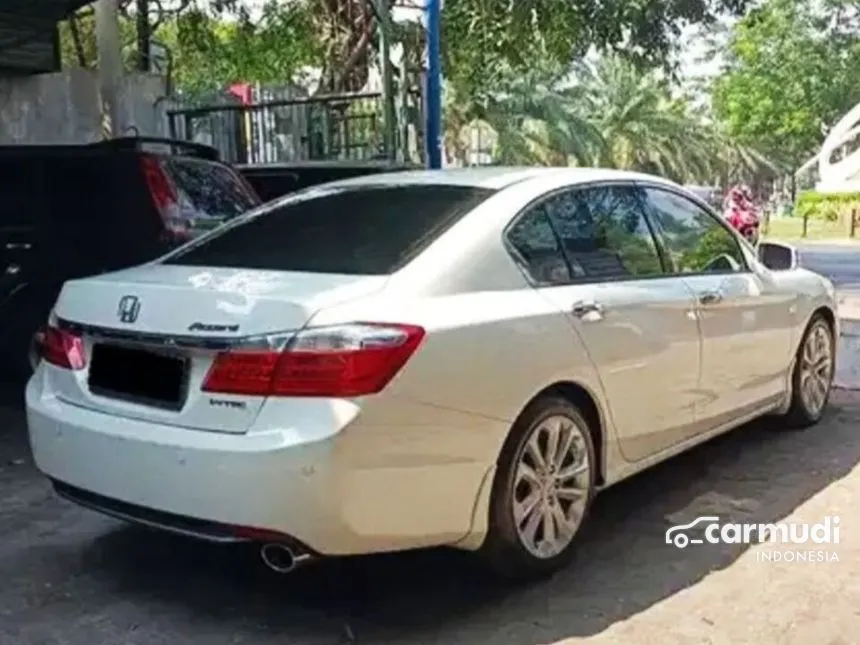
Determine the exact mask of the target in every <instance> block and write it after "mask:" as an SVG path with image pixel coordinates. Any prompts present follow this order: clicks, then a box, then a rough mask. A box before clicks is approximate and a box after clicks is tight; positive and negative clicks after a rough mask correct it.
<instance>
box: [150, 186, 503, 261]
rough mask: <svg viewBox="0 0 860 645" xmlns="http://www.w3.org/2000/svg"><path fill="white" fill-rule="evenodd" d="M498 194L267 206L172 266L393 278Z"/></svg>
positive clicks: (310, 200)
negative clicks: (452, 227)
mask: <svg viewBox="0 0 860 645" xmlns="http://www.w3.org/2000/svg"><path fill="white" fill-rule="evenodd" d="M493 192H494V191H492V190H487V189H482V188H474V187H471V186H445V185H430V184H409V185H399V186H367V187H350V188H342V189H333V190H332V191H330V192H328V191H327V192H323V193H321V194H317V195H310V196H304V197H300V196H298V195H297V196H295V197H293V198H290V199H287V200H285V201H283V200H282V201H279V202H274V203H272V204H269V205H266V206H265V207H264V208H263V210H262V211H260V212H257V213H254V214H252V215H249V216H248V217H247V218H244V219H243V220H242V221H236V222H235V223H233V224H231V225H226V226H225V227H224V228H223V229H222V230H219V231H216V232H214V233H213V234H212V235H209V236H207V237H205V238H201V239H199V240H198V241H197V242H194V243H192V244H190V245H188V246H185V247H183V248H181V249H179V250H178V251H177V252H176V253H174V254H173V255H171V256H169V257H168V258H166V259H165V260H164V263H165V264H179V265H190V266H213V267H231V268H237V269H251V270H273V271H306V272H314V273H340V274H354V275H386V274H389V273H393V272H394V271H396V270H397V269H399V268H400V267H401V266H403V265H404V264H406V263H407V262H409V261H410V260H411V259H413V258H414V257H415V256H416V255H418V254H419V253H420V252H421V251H423V250H424V249H425V248H426V247H427V246H428V245H429V244H430V243H431V242H433V241H434V240H435V239H436V238H437V237H438V236H439V235H441V234H442V233H443V232H444V231H446V230H447V229H448V228H449V227H450V226H452V225H453V224H454V223H456V222H457V221H458V220H459V219H460V218H461V217H463V216H464V215H465V214H466V213H468V212H469V211H471V210H472V209H473V208H475V207H476V206H477V205H478V204H480V203H481V202H483V201H484V200H485V199H487V198H488V197H490V195H492V194H493ZM296 197H298V199H297V198H296Z"/></svg>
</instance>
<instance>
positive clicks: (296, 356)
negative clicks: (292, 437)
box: [203, 323, 424, 398]
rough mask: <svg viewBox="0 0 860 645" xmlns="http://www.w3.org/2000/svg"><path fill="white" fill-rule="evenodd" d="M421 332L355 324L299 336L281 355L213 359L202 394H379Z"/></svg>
mask: <svg viewBox="0 0 860 645" xmlns="http://www.w3.org/2000/svg"><path fill="white" fill-rule="evenodd" d="M423 338H424V330H423V329H422V328H421V327H416V326H413V325H388V324H375V323H355V324H350V325H337V326H332V327H319V328H315V329H313V328H312V329H307V330H304V331H301V332H299V333H298V334H296V336H295V337H293V338H292V339H291V340H290V342H289V343H288V345H287V347H286V348H285V349H284V350H283V351H277V352H276V351H231V352H223V353H221V354H218V355H217V356H216V358H215V361H214V362H213V364H212V367H211V368H210V369H209V373H208V374H207V376H206V380H205V381H204V383H203V391H204V392H218V393H222V394H248V395H258V396H325V397H338V398H343V397H354V396H364V395H367V394H375V393H377V392H380V391H381V390H382V389H383V388H384V387H385V386H386V385H388V383H389V382H390V381H391V379H393V378H394V376H395V375H396V374H397V372H399V371H400V369H401V368H402V367H403V366H404V365H405V364H406V361H408V360H409V358H410V357H411V356H412V354H413V353H414V352H415V350H416V349H417V348H418V345H419V344H420V343H421V340H422V339H423Z"/></svg>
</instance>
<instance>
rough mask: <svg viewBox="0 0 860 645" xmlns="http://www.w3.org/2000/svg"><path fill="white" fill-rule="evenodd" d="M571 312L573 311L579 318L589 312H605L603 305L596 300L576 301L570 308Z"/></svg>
mask: <svg viewBox="0 0 860 645" xmlns="http://www.w3.org/2000/svg"><path fill="white" fill-rule="evenodd" d="M570 313H572V314H573V315H574V316H576V317H577V318H583V317H584V316H587V315H588V314H598V315H600V314H603V305H601V304H598V303H596V302H583V301H581V300H580V301H579V302H575V303H574V304H573V307H571V308H570Z"/></svg>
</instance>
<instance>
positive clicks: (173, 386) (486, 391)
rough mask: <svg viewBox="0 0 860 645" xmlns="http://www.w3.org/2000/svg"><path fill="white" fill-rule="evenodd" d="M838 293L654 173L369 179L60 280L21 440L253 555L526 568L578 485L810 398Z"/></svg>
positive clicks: (585, 493) (820, 394)
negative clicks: (401, 557)
mask: <svg viewBox="0 0 860 645" xmlns="http://www.w3.org/2000/svg"><path fill="white" fill-rule="evenodd" d="M765 265H768V266H770V267H771V268H768V266H765ZM835 312H836V304H835V301H834V291H833V286H832V285H831V284H830V282H828V281H827V280H826V279H825V278H823V277H821V276H819V275H816V274H814V273H810V272H809V271H806V270H804V269H802V268H798V267H797V256H796V253H795V252H794V250H793V249H791V248H788V247H780V246H778V245H769V244H763V245H762V247H761V249H760V250H759V252H758V256H757V254H756V252H755V251H753V250H752V248H751V247H749V246H748V245H747V244H746V243H745V242H743V241H742V240H740V239H739V238H738V236H737V235H736V234H735V233H734V232H733V231H732V230H731V229H730V228H728V227H727V226H726V224H725V223H724V222H723V221H722V220H721V219H720V218H719V217H717V216H716V215H715V214H714V213H713V212H712V211H711V210H709V209H708V207H707V206H705V205H704V204H703V203H702V202H700V201H699V200H697V199H696V198H695V197H694V196H692V195H691V194H689V193H687V192H685V191H684V190H683V189H682V188H680V187H679V186H677V185H675V184H673V183H671V182H668V181H666V180H663V179H659V178H656V177H651V176H647V175H639V174H631V173H625V172H617V171H608V170H598V169H534V168H532V169H516V168H483V169H459V170H445V171H416V172H404V173H396V174H383V175H374V176H370V177H362V178H359V179H352V180H347V181H343V182H337V183H332V184H327V185H323V186H319V187H316V188H311V189H308V190H304V191H302V192H300V193H296V194H294V195H291V196H287V197H285V198H281V199H279V200H276V201H273V202H270V203H268V204H265V205H263V206H261V207H259V208H258V209H256V210H255V211H252V212H250V213H248V214H246V215H243V216H240V217H239V218H237V219H235V220H233V221H231V222H230V223H228V224H226V225H223V226H221V227H220V228H218V229H216V230H214V231H212V232H210V233H207V234H205V235H204V236H202V237H200V238H198V239H197V240H196V241H193V242H191V243H189V244H187V245H185V246H184V247H181V248H180V249H178V250H176V251H174V252H172V253H171V254H168V255H166V256H164V257H162V258H160V259H159V260H157V261H154V262H151V263H149V264H146V265H143V266H138V267H135V268H131V269H128V270H124V271H120V272H117V273H110V274H106V275H99V276H94V277H91V278H86V279H82V280H74V281H71V282H68V283H67V284H66V285H65V286H64V288H63V290H62V293H61V294H60V296H59V299H58V301H57V303H56V306H55V308H54V310H53V312H52V314H51V319H50V321H49V327H48V331H47V334H46V336H45V340H44V344H43V347H42V353H41V356H42V360H41V361H40V362H39V364H38V367H37V369H36V371H35V373H34V375H33V377H32V379H31V380H30V382H29V384H28V386H27V392H26V401H27V418H28V424H29V433H30V441H31V445H32V450H33V454H34V456H35V461H36V464H37V465H38V467H39V468H40V469H41V471H42V472H44V473H45V474H46V475H47V476H48V477H49V478H50V479H51V481H52V482H53V485H54V487H55V489H56V491H57V493H58V494H59V495H61V496H62V497H65V498H67V499H69V500H72V501H74V502H77V503H79V504H81V505H83V506H86V507H90V508H92V509H95V510H97V511H100V512H103V513H106V514H109V515H113V516H115V517H119V518H122V519H125V520H129V521H134V522H139V523H143V524H146V525H149V526H152V527H156V528H160V529H163V530H167V531H173V532H176V533H181V534H185V535H190V536H195V537H197V538H201V539H206V540H214V541H220V542H253V543H257V544H259V545H260V549H261V554H262V557H263V559H264V561H265V562H266V563H267V564H268V565H269V566H270V567H271V568H273V569H276V570H279V571H288V570H290V569H292V568H293V567H295V566H296V565H297V564H299V563H302V562H310V561H312V560H314V559H315V558H320V557H326V556H342V555H350V554H364V553H373V552H382V551H396V550H403V549H412V548H417V547H426V546H436V545H449V546H453V547H457V548H461V549H468V550H473V551H478V552H480V553H481V554H482V555H483V556H484V558H485V559H486V561H487V562H488V563H489V564H490V565H492V567H493V568H494V569H495V570H497V571H498V572H499V573H502V574H504V575H508V576H518V577H519V576H523V577H524V576H532V575H540V574H545V573H548V572H551V571H553V570H555V569H557V568H558V567H560V566H562V565H563V563H564V562H565V561H566V560H567V558H568V557H569V556H570V555H571V551H572V548H573V547H574V544H575V540H574V538H575V536H576V534H577V532H578V531H579V529H580V527H581V525H582V523H583V521H584V520H585V518H586V516H587V513H588V509H589V506H590V504H591V502H592V499H593V498H594V495H595V493H597V492H598V491H600V490H601V489H604V488H606V487H607V486H611V485H612V484H614V483H616V482H618V481H620V480H622V479H624V478H626V477H629V476H631V475H633V474H634V473H637V472H639V471H641V470H643V469H645V468H647V467H649V466H651V465H653V464H656V463H657V462H660V461H663V460H665V459H667V458H669V457H671V456H673V455H675V454H677V453H679V452H681V451H683V450H686V449H687V448H690V447H691V446H694V445H696V444H699V443H701V442H703V441H706V440H708V439H709V438H711V437H713V436H715V435H718V434H720V433H722V432H726V431H727V430H730V429H732V428H734V427H736V426H738V425H740V424H743V423H745V422H747V421H749V420H751V419H754V418H756V417H759V416H761V415H765V414H776V415H783V416H784V417H785V424H786V425H792V426H807V425H811V424H814V423H816V422H817V421H818V420H819V419H820V418H821V416H822V413H823V411H824V409H825V406H826V403H827V400H828V396H829V393H830V387H831V381H832V377H833V372H834V353H835V352H834V339H835V338H836V337H837V334H838V328H837V319H836V314H835Z"/></svg>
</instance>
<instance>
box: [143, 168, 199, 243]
mask: <svg viewBox="0 0 860 645" xmlns="http://www.w3.org/2000/svg"><path fill="white" fill-rule="evenodd" d="M140 167H141V169H142V170H143V176H144V177H145V178H146V186H147V188H148V189H149V194H150V196H152V201H153V203H154V204H155V207H156V209H157V210H158V214H159V216H160V217H161V223H162V225H163V226H164V229H165V230H166V231H167V233H168V234H169V235H171V236H172V239H173V241H174V242H178V243H181V242H185V241H187V240H189V239H190V238H191V235H190V232H189V231H188V222H186V221H185V220H184V219H182V217H180V208H179V194H178V193H177V191H176V187H175V186H174V185H173V181H171V179H170V177H169V176H168V175H167V172H166V171H165V170H164V167H163V166H162V165H161V162H160V161H159V160H158V157H155V156H153V155H142V156H141V158H140Z"/></svg>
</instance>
